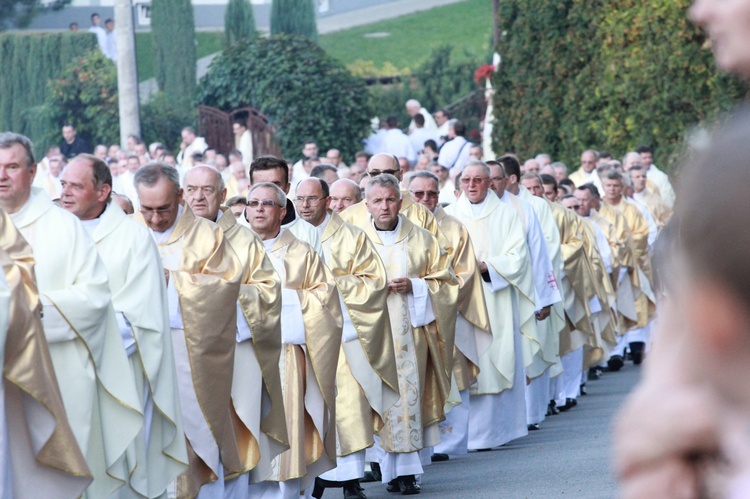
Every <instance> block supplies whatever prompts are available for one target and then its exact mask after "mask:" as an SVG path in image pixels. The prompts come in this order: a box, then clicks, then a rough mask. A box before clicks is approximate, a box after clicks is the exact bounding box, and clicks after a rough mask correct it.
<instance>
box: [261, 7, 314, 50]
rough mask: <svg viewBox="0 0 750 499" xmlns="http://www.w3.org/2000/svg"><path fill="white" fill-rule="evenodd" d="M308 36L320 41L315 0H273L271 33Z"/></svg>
mask: <svg viewBox="0 0 750 499" xmlns="http://www.w3.org/2000/svg"><path fill="white" fill-rule="evenodd" d="M282 33H286V34H289V35H302V36H306V37H307V38H309V39H310V40H312V41H318V25H317V22H316V19H315V2H314V0H273V3H272V4H271V34H272V35H280V34H282Z"/></svg>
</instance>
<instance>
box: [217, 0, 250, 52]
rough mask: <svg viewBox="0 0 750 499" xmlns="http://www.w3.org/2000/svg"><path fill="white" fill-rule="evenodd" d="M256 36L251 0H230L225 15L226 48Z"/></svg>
mask: <svg viewBox="0 0 750 499" xmlns="http://www.w3.org/2000/svg"><path fill="white" fill-rule="evenodd" d="M254 34H255V16H254V15H253V6H252V5H251V4H250V0H229V3H228V4H227V10H226V11H225V13H224V46H225V47H229V46H230V45H232V44H234V43H237V42H238V41H240V40H246V39H248V38H250V37H252V36H253V35H254Z"/></svg>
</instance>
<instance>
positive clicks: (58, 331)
mask: <svg viewBox="0 0 750 499" xmlns="http://www.w3.org/2000/svg"><path fill="white" fill-rule="evenodd" d="M40 297H41V299H42V307H43V312H44V317H42V325H43V326H44V336H45V337H46V338H47V343H57V342H60V341H70V340H74V339H76V337H77V336H76V333H75V331H73V329H72V328H71V327H70V324H68V321H66V320H65V317H63V316H62V314H61V313H60V311H59V310H57V307H55V306H54V305H53V304H52V302H51V301H49V299H47V297H46V296H44V295H40Z"/></svg>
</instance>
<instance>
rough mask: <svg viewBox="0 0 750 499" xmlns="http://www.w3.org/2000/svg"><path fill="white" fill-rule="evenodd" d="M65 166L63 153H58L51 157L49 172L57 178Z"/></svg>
mask: <svg viewBox="0 0 750 499" xmlns="http://www.w3.org/2000/svg"><path fill="white" fill-rule="evenodd" d="M62 167H63V158H62V155H60V154H58V155H56V156H52V157H50V158H49V174H50V175H52V176H53V177H55V178H57V177H59V176H60V172H61V171H62Z"/></svg>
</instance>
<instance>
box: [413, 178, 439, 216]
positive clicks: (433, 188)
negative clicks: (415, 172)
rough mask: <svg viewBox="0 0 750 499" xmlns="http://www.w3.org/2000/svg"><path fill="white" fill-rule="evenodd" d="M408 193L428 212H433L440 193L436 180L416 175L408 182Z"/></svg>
mask: <svg viewBox="0 0 750 499" xmlns="http://www.w3.org/2000/svg"><path fill="white" fill-rule="evenodd" d="M409 194H411V197H412V198H414V201H416V202H417V203H419V204H421V205H422V206H424V207H425V208H427V210H428V211H429V212H430V213H434V212H435V208H436V207H437V204H438V196H439V195H440V190H439V189H438V185H437V182H435V181H434V180H432V179H429V178H423V177H416V178H414V179H412V181H411V184H409Z"/></svg>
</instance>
